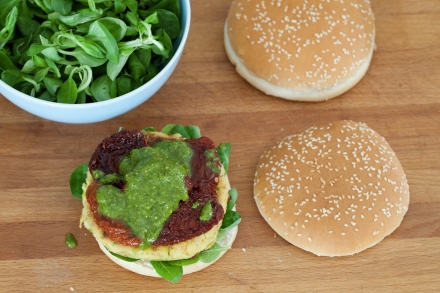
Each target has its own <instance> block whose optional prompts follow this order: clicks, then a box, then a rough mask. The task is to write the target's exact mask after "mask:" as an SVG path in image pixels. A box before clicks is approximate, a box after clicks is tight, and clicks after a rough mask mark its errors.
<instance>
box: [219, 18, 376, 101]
mask: <svg viewBox="0 0 440 293" xmlns="http://www.w3.org/2000/svg"><path fill="white" fill-rule="evenodd" d="M227 23H228V22H227V21H226V24H225V27H224V46H225V50H226V55H227V56H228V58H229V60H230V61H231V63H232V64H233V65H235V69H236V70H237V73H238V74H239V75H240V76H241V77H243V78H244V79H245V80H247V81H248V82H249V83H250V84H251V85H252V86H254V87H255V88H257V89H259V90H260V91H262V92H264V93H265V94H267V95H271V96H275V97H278V98H283V99H286V100H293V101H300V102H321V101H327V100H330V99H332V98H335V97H337V96H340V95H342V94H343V93H345V92H347V91H348V90H349V89H351V88H352V87H354V86H355V85H356V84H357V83H358V82H359V81H360V80H361V79H362V78H363V77H364V76H365V74H366V73H367V70H368V68H369V67H370V63H371V59H372V58H373V51H374V48H371V50H370V53H369V55H368V57H367V58H366V59H365V60H364V62H363V63H362V64H361V65H360V66H359V68H358V70H357V71H356V73H355V74H354V75H352V76H350V77H349V78H347V79H346V80H345V81H344V82H342V83H338V84H336V85H334V86H331V87H326V88H309V89H295V88H286V87H281V86H277V85H274V84H272V83H270V82H268V81H267V80H265V79H263V78H261V77H258V76H256V75H255V74H254V73H253V72H251V71H249V70H248V69H247V68H246V66H245V64H243V62H242V61H241V59H240V58H239V57H238V56H237V54H236V53H235V52H234V49H233V48H232V46H231V42H230V40H229V35H228V26H227Z"/></svg>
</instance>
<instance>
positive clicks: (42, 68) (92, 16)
mask: <svg viewBox="0 0 440 293" xmlns="http://www.w3.org/2000/svg"><path fill="white" fill-rule="evenodd" d="M0 7H1V9H0V74H1V79H2V80H3V81H4V82H5V83H7V84H9V85H10V86H11V87H14V88H15V89H17V90H19V91H21V92H23V93H25V94H28V95H31V96H33V97H36V98H40V99H42V100H46V101H54V102H58V103H68V104H74V103H76V104H84V103H92V102H99V101H106V100H109V99H113V98H115V97H117V96H121V95H124V94H126V93H128V92H131V91H133V90H135V89H136V88H138V87H140V86H142V85H143V84H145V83H147V82H148V81H150V80H151V79H152V78H154V76H156V75H157V74H158V73H159V72H160V70H161V69H162V68H163V67H164V65H165V64H166V63H167V62H168V61H169V59H170V58H171V57H172V56H173V54H174V51H173V43H172V42H173V40H175V39H176V38H177V37H178V36H179V35H180V33H181V28H180V19H179V17H180V7H179V1H178V0H154V1H151V0H148V1H136V0H0Z"/></svg>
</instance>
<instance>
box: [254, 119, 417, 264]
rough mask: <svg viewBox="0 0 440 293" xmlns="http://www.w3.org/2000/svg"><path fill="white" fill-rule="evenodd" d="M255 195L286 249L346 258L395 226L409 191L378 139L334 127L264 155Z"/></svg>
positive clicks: (359, 127)
mask: <svg viewBox="0 0 440 293" xmlns="http://www.w3.org/2000/svg"><path fill="white" fill-rule="evenodd" d="M254 197H255V201H256V204H257V206H258V209H259V211H260V213H261V215H262V216H263V218H264V219H265V220H266V221H267V222H268V223H269V225H270V226H271V227H272V228H273V229H274V230H275V231H276V232H277V233H278V234H279V235H280V236H282V237H283V238H284V239H286V240H287V241H289V242H290V243H292V244H293V245H296V246H298V247H300V248H302V249H304V250H306V251H309V252H312V253H314V254H316V255H319V256H345V255H353V254H355V253H358V252H360V251H362V250H365V249H367V248H369V247H372V246H373V245H376V244H377V243H379V242H380V241H382V240H383V239H384V238H385V237H386V236H388V235H390V234H391V233H392V232H393V231H394V230H395V229H397V227H399V225H400V223H401V221H402V219H403V217H404V215H405V213H406V211H407V209H408V205H409V188H408V184H407V180H406V176H405V173H404V171H403V169H402V166H401V164H400V162H399V160H398V159H397V157H396V155H395V153H394V152H393V150H392V149H391V147H390V146H389V144H388V143H387V142H386V140H385V139H384V138H383V137H382V136H380V135H379V134H378V133H376V132H375V131H374V130H372V129H371V128H369V127H368V126H367V125H366V124H364V123H357V122H353V121H338V122H336V123H332V124H328V125H324V126H320V127H312V128H310V129H308V130H306V131H304V132H303V133H301V134H297V135H291V136H287V137H286V138H284V139H283V140H281V141H280V142H278V143H277V144H276V145H275V146H273V147H272V148H271V149H269V150H267V151H266V152H264V153H263V155H262V156H261V158H260V160H259V162H258V166H257V171H256V174H255V180H254Z"/></svg>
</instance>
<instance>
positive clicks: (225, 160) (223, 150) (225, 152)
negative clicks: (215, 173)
mask: <svg viewBox="0 0 440 293" xmlns="http://www.w3.org/2000/svg"><path fill="white" fill-rule="evenodd" d="M217 153H218V156H219V158H220V161H221V162H222V165H223V167H224V168H225V172H226V173H228V169H229V156H230V154H231V143H229V142H227V143H221V144H219V146H218V147H217Z"/></svg>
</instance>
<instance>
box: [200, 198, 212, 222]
mask: <svg viewBox="0 0 440 293" xmlns="http://www.w3.org/2000/svg"><path fill="white" fill-rule="evenodd" d="M211 218H212V206H211V203H210V202H209V201H208V202H207V203H205V204H204V205H203V207H202V210H201V211H200V217H199V219H200V221H205V222H206V221H209V220H211Z"/></svg>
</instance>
